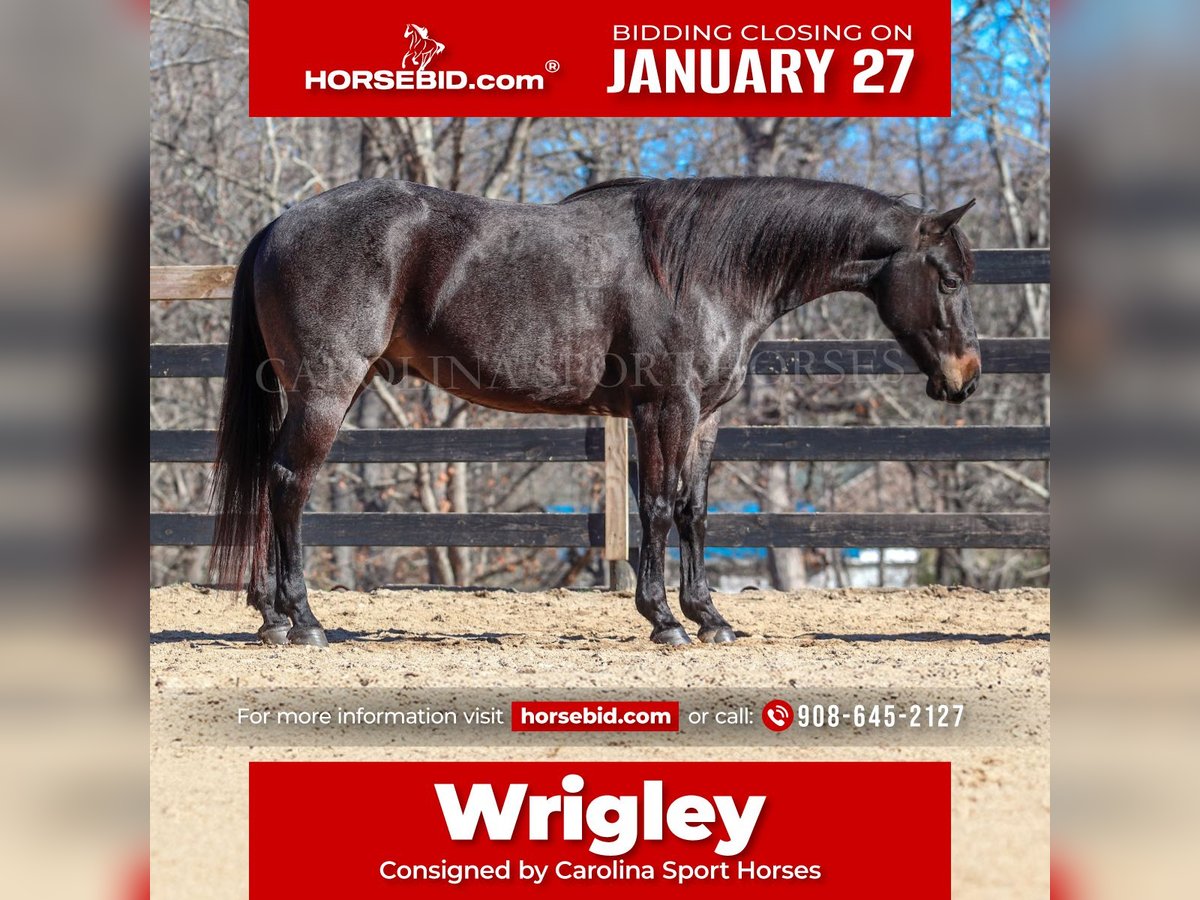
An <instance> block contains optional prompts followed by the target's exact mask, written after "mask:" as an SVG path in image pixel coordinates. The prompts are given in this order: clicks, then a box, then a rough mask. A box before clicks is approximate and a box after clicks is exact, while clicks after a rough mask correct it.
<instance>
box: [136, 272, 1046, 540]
mask: <svg viewBox="0 0 1200 900" xmlns="http://www.w3.org/2000/svg"><path fill="white" fill-rule="evenodd" d="M976 260H977V265H976V277H975V281H976V283H979V284H1045V283H1048V282H1049V280H1050V253H1049V251H1048V250H980V251H977V252H976ZM233 276H234V267H232V266H166V267H153V266H152V267H151V268H150V299H151V300H152V301H155V300H165V301H176V300H221V299H228V298H229V297H230V294H231V290H232V285H233ZM980 347H981V353H982V357H983V368H984V371H985V372H986V373H988V374H989V375H1010V374H1047V373H1049V372H1050V342H1049V341H1048V340H1045V339H1031V338H985V339H982V340H981V341H980ZM149 363H150V365H149V376H150V377H151V378H213V377H220V376H222V375H223V374H224V368H225V346H224V345H223V344H151V346H150V360H149ZM916 371H917V369H916V366H915V365H914V364H913V363H912V361H911V360H910V359H909V358H908V357H907V356H906V355H905V354H904V353H903V351H901V350H900V348H899V345H897V344H896V343H895V342H894V341H891V340H862V341H848V340H800V341H763V342H761V343H760V344H759V345H758V346H757V347H756V348H755V351H754V355H753V357H752V359H751V364H750V372H749V375H750V377H754V376H759V377H761V376H782V375H796V376H800V375H822V376H824V375H832V376H843V375H846V374H848V373H853V374H862V375H867V374H873V375H900V374H912V373H915V372H916ZM215 441H216V434H215V432H212V431H203V430H155V431H151V432H150V460H151V462H158V463H185V462H191V463H206V462H211V460H212V458H213V455H214V450H215V446H216V443H215ZM1049 454H1050V430H1049V429H1048V428H1045V427H1041V426H999V427H993V426H989V427H963V428H949V427H913V428H896V427H850V426H846V427H835V428H829V427H822V428H799V427H784V426H773V427H757V428H723V429H721V431H720V433H719V435H718V438H717V446H716V450H715V453H714V459H716V460H725V461H788V460H790V461H876V460H901V461H927V460H933V461H964V462H989V461H990V462H1001V461H1022V460H1045V459H1048V458H1049ZM632 458H636V457H635V456H634V454H633V452H632V448H631V439H630V435H629V432H628V428H627V423H626V422H625V421H624V420H609V421H607V422H606V424H605V426H604V427H589V428H511V429H510V428H475V429H417V430H396V429H378V430H376V429H370V430H367V429H364V430H355V429H347V430H343V431H342V432H341V433H340V434H339V436H338V438H337V441H336V443H335V444H334V446H333V450H332V452H331V453H330V456H329V462H333V463H412V462H434V461H454V462H536V463H541V462H601V463H603V464H604V476H605V485H604V487H605V490H604V496H605V509H607V510H611V511H612V512H613V513H614V515H613V516H611V517H606V516H605V515H604V514H603V513H592V514H583V513H578V514H570V513H567V514H564V513H469V514H462V515H459V514H454V513H433V514H431V513H307V514H306V515H305V517H304V532H305V540H306V542H307V543H308V544H311V545H325V546H381V547H382V546H411V547H422V546H475V547H485V546H486V547H596V548H604V555H605V557H606V558H607V559H610V560H620V559H625V558H626V557H627V555H628V547H629V545H630V542H631V541H635V540H636V539H637V537H638V533H639V526H638V521H637V517H636V516H631V515H630V514H629V494H628V484H629V482H630V471H629V466H630V463H629V460H630V459H632ZM150 525H151V533H150V541H151V544H155V545H197V546H202V545H207V544H209V543H210V541H211V538H212V526H213V519H212V517H211V516H209V515H207V514H203V513H188V512H164V513H154V514H152V515H151V517H150ZM708 542H709V544H710V545H711V546H714V547H891V546H906V547H974V548H984V547H995V548H1041V547H1046V546H1048V545H1049V516H1048V515H1047V514H1044V513H986V514H985V513H780V514H767V513H763V514H758V513H714V514H713V515H711V516H710V518H709V527H708Z"/></svg>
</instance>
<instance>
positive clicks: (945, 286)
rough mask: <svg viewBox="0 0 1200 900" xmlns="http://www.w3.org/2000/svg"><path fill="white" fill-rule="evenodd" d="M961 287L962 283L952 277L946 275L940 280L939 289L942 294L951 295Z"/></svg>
mask: <svg viewBox="0 0 1200 900" xmlns="http://www.w3.org/2000/svg"><path fill="white" fill-rule="evenodd" d="M961 286H962V282H961V281H959V280H958V279H957V278H955V277H954V276H953V275H947V276H946V277H945V278H943V279H942V282H941V288H942V293H944V294H953V293H954V292H955V291H957V290H958V289H959V288H960V287H961Z"/></svg>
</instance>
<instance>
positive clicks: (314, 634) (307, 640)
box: [287, 625, 329, 647]
mask: <svg viewBox="0 0 1200 900" xmlns="http://www.w3.org/2000/svg"><path fill="white" fill-rule="evenodd" d="M287 640H288V643H289V644H303V645H305V646H307V647H328V646H329V638H327V637H325V629H324V628H322V627H321V626H320V625H293V626H292V627H291V628H290V629H288V633H287Z"/></svg>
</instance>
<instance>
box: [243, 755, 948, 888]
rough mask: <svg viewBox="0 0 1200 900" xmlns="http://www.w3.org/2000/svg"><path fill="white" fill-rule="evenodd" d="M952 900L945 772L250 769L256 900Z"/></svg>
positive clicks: (832, 766) (783, 766)
mask: <svg viewBox="0 0 1200 900" xmlns="http://www.w3.org/2000/svg"><path fill="white" fill-rule="evenodd" d="M629 888H632V889H634V890H636V891H638V894H637V896H651V895H653V896H656V897H657V896H682V895H684V893H685V892H686V896H688V897H690V898H705V897H712V898H717V897H721V898H727V897H729V896H731V895H736V896H751V897H766V898H770V897H784V896H788V897H792V896H796V894H797V893H798V892H799V893H800V894H804V893H806V892H815V893H817V894H819V895H820V896H822V897H825V898H862V897H888V898H892V900H902V898H910V897H911V898H921V900H938V898H948V897H949V896H950V765H949V763H936V762H930V763H924V762H920V763H867V762H864V763H767V762H734V763H664V762H658V761H655V762H654V763H610V762H553V763H544V762H536V763H399V762H389V763H365V762H364V763H355V762H349V763H347V762H342V763H328V762H326V763H287V762H264V763H251V764H250V897H251V900H277V898H278V900H294V898H296V897H354V898H355V900H370V898H373V897H396V896H401V895H403V896H416V897H422V898H427V897H428V898H436V897H443V896H444V897H461V898H471V897H481V898H482V897H487V898H497V897H498V898H504V897H529V896H535V897H536V896H543V897H562V896H570V897H572V898H576V900H586V898H592V897H594V898H610V897H612V896H613V891H614V890H617V891H620V890H626V889H629Z"/></svg>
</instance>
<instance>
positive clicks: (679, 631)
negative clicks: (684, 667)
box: [650, 625, 692, 647]
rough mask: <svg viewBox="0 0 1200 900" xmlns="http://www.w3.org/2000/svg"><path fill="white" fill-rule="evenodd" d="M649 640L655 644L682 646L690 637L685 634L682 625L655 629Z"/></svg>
mask: <svg viewBox="0 0 1200 900" xmlns="http://www.w3.org/2000/svg"><path fill="white" fill-rule="evenodd" d="M650 640H652V641H654V643H656V644H666V645H667V646H668V647H682V646H683V645H684V644H690V643H691V642H692V639H691V638H690V637H688V636H687V632H686V631H684V630H683V626H682V625H676V626H675V627H674V628H664V629H662V630H661V631H656V632H654V634H652V635H650Z"/></svg>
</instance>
